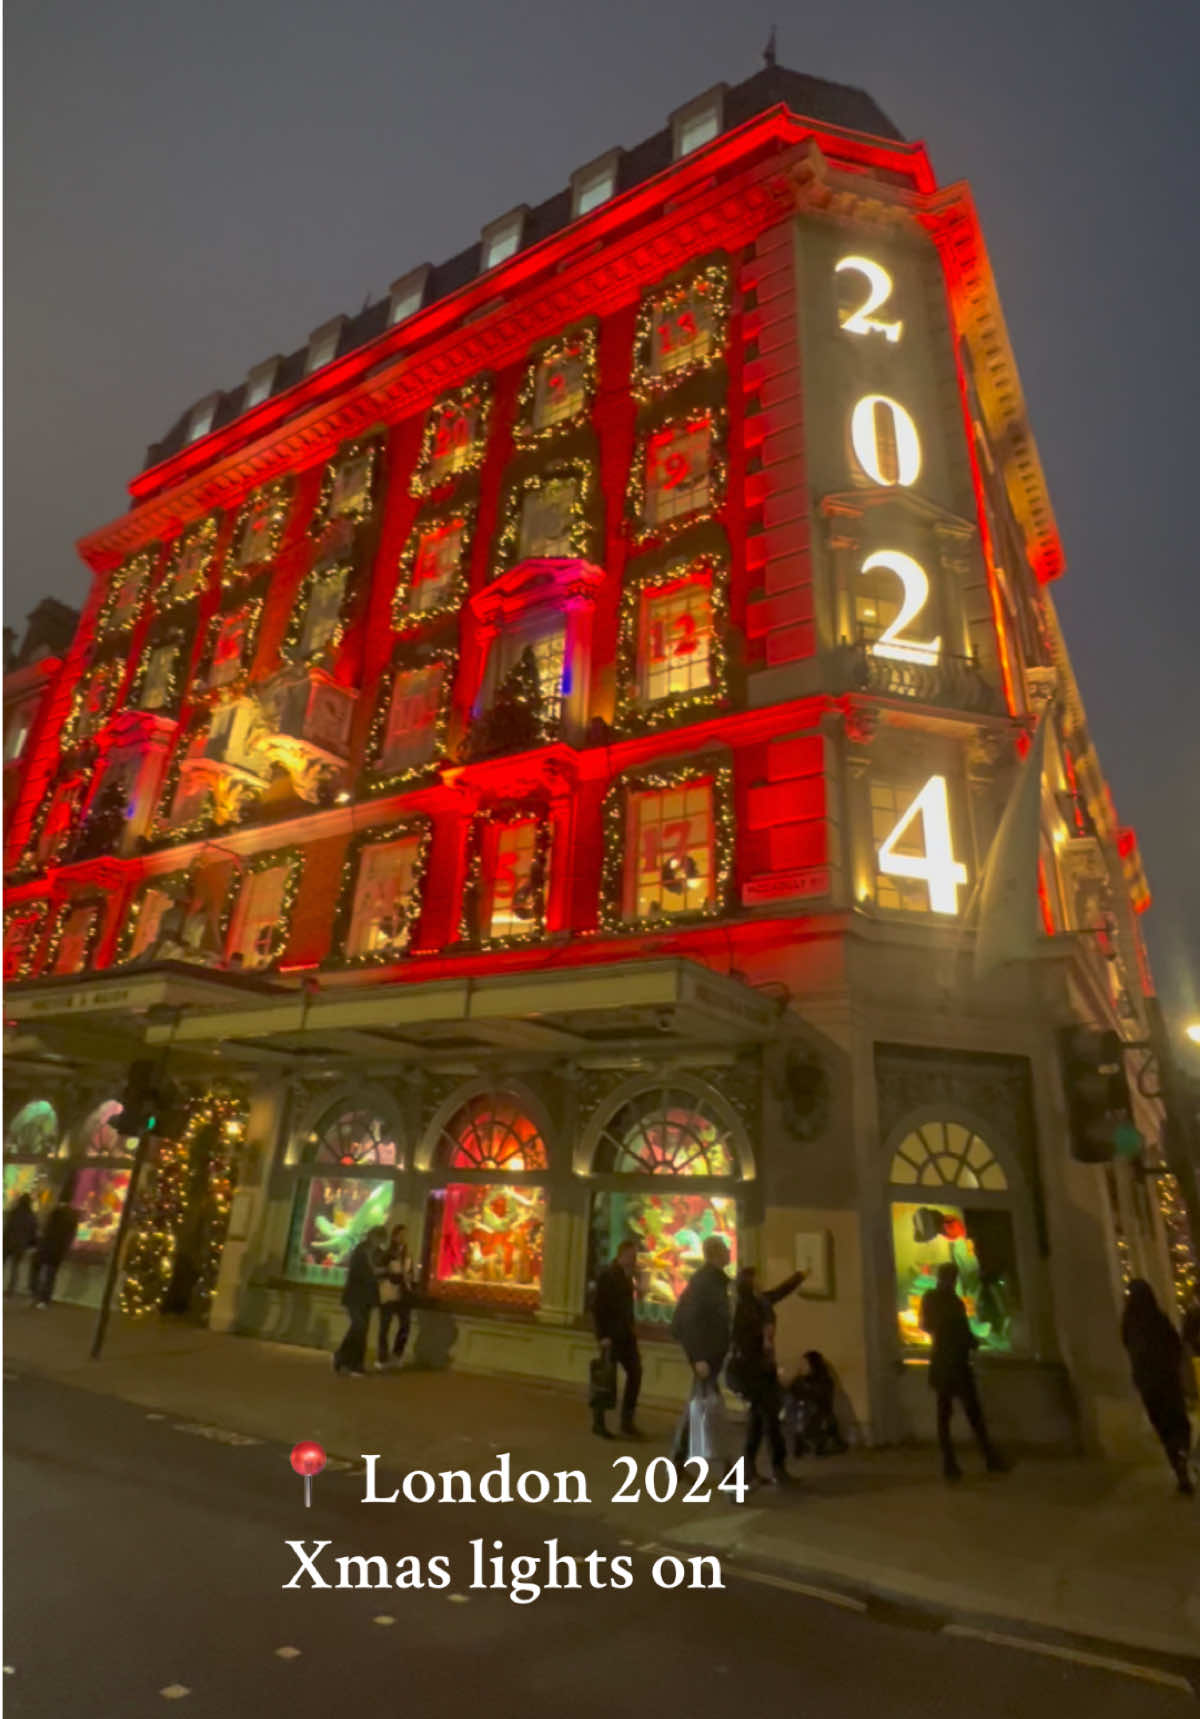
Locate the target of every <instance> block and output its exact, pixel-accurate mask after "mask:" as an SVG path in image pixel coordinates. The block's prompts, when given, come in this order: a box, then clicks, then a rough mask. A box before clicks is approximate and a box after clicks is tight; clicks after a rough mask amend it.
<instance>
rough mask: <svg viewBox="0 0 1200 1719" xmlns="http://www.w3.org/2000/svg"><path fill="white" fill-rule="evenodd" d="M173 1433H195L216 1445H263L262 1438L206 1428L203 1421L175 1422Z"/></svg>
mask: <svg viewBox="0 0 1200 1719" xmlns="http://www.w3.org/2000/svg"><path fill="white" fill-rule="evenodd" d="M171 1431H172V1432H182V1433H194V1434H195V1436H196V1437H197V1438H210V1439H212V1441H213V1443H214V1444H233V1445H244V1444H261V1443H262V1442H263V1441H262V1439H260V1438H251V1437H250V1435H249V1434H248V1433H235V1432H228V1431H227V1430H226V1428H225V1427H210V1426H206V1425H205V1424H204V1423H203V1421H175V1422H174V1424H173V1425H172V1427H171Z"/></svg>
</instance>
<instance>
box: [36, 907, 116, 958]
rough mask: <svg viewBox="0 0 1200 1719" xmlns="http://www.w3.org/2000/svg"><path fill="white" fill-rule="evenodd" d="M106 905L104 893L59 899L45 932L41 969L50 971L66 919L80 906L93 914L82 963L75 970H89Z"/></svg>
mask: <svg viewBox="0 0 1200 1719" xmlns="http://www.w3.org/2000/svg"><path fill="white" fill-rule="evenodd" d="M107 906H108V897H107V896H105V895H74V896H69V897H68V898H67V899H66V900H65V901H60V902H59V903H58V905H57V906H56V907H55V909H54V912H53V914H52V915H51V918H50V927H49V930H48V931H47V933H46V941H45V946H44V953H43V956H42V963H41V965H42V971H43V972H46V973H48V972H50V971H51V969H52V968H53V966H54V963H55V962H56V961H57V959H58V951H59V948H60V946H61V944H62V940H63V933H64V932H65V931H66V929H67V921H68V920H69V919H70V917H71V915H72V914H73V913H75V912H77V911H78V910H79V909H80V908H88V909H90V910H91V911H92V912H93V913H94V914H95V918H94V920H93V921H92V926H91V929H90V930H89V932H88V936H87V943H86V946H85V948H84V953H83V965H82V966H81V967H79V968H76V969H75V971H76V972H81V973H86V972H88V971H90V969H91V965H92V956H93V955H94V954H95V953H96V945H97V943H99V941H100V933H101V931H102V930H103V929H104V914H105V910H106V908H107Z"/></svg>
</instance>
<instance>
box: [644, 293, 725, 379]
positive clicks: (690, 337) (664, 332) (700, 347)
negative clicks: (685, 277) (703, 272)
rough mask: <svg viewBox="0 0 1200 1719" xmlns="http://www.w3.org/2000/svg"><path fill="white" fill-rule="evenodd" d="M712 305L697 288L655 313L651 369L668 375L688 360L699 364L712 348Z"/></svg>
mask: <svg viewBox="0 0 1200 1719" xmlns="http://www.w3.org/2000/svg"><path fill="white" fill-rule="evenodd" d="M712 339H713V320H712V305H711V302H710V300H709V299H708V297H707V295H706V294H702V293H700V292H699V291H697V290H696V289H693V290H692V291H691V292H689V293H687V294H686V295H685V296H684V297H683V298H682V299H678V298H677V299H675V300H674V302H673V303H672V304H671V305H669V306H664V307H662V308H661V309H659V310H657V311H656V312H655V313H654V349H653V352H652V355H651V361H650V362H651V369H652V372H653V374H654V375H656V376H667V375H670V374H671V372H672V371H675V370H680V369H682V368H683V366H684V365H685V364H698V363H701V362H702V361H703V360H704V359H706V358H708V357H709V356H710V354H711V352H712Z"/></svg>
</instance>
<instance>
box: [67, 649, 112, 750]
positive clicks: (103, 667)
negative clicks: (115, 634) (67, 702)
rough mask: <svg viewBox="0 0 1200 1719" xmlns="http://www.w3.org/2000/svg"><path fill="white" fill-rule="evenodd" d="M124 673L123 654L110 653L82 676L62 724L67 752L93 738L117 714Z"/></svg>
mask: <svg viewBox="0 0 1200 1719" xmlns="http://www.w3.org/2000/svg"><path fill="white" fill-rule="evenodd" d="M124 677H125V664H124V662H123V661H122V660H121V659H120V658H119V657H106V658H105V659H104V660H103V661H102V662H98V663H96V664H94V666H93V667H92V668H91V669H90V670H89V672H88V673H87V674H85V675H84V676H83V677H82V678H81V679H80V681H79V684H78V685H77V686H76V688H75V691H74V694H73V695H72V698H71V707H70V709H69V710H68V712H67V719H66V721H65V722H64V723H63V725H62V748H63V751H64V752H66V751H69V750H71V749H73V748H74V747H76V746H79V745H81V744H82V743H83V742H84V741H86V740H91V739H92V737H93V736H94V735H95V734H97V733H98V732H99V731H100V729H101V728H103V727H104V724H105V723H106V722H107V721H108V719H109V717H110V716H111V715H112V714H113V710H114V707H115V705H116V702H117V694H118V692H119V691H120V689H121V682H122V680H123V679H124Z"/></svg>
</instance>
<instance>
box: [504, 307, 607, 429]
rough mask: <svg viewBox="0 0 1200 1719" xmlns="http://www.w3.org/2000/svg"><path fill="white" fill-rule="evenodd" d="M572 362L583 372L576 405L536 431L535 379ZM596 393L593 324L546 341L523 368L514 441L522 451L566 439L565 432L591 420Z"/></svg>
mask: <svg viewBox="0 0 1200 1719" xmlns="http://www.w3.org/2000/svg"><path fill="white" fill-rule="evenodd" d="M572 361H578V363H579V364H580V366H581V370H582V376H581V383H582V386H581V388H580V398H579V403H578V405H577V406H576V407H575V408H574V410H573V411H572V412H571V413H569V414H568V415H567V416H566V417H564V418H558V419H556V420H555V421H554V423H552V424H543V425H542V426H541V427H540V428H539V426H538V425H537V424H536V423H535V422H534V416H535V413H536V410H537V385H538V377H539V376H540V375H541V373H542V371H543V370H545V369H547V368H550V367H553V366H554V365H556V364H566V363H570V362H572ZM595 393H596V328H595V324H594V323H590V322H589V323H583V324H581V325H580V326H579V327H577V328H572V329H567V330H566V331H565V332H564V333H563V334H560V335H559V336H558V338H557V339H555V340H551V341H547V342H546V343H545V344H543V345H542V346H540V347H538V348H537V349H536V351H535V353H534V356H533V358H532V359H531V360H530V362H529V364H528V365H527V367H526V370H525V376H524V379H523V380H522V382H521V389H520V392H519V394H518V395H517V416H516V422H515V423H514V425H513V432H512V434H513V441H514V442H517V443H519V444H520V445H521V446H522V447H536V446H537V444H538V443H539V442H545V441H549V440H550V439H551V437H554V436H561V435H565V434H566V433H567V432H568V431H570V430H574V429H577V428H578V427H579V425H580V424H583V423H585V422H586V421H587V419H588V417H589V416H590V414H591V410H592V402H593V399H594V398H595Z"/></svg>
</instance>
